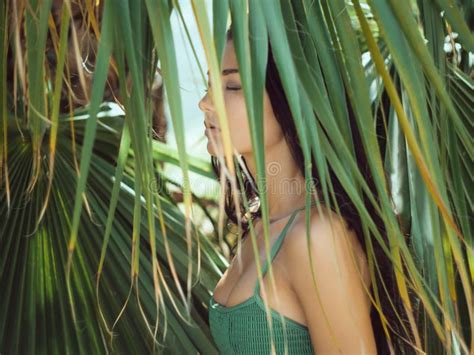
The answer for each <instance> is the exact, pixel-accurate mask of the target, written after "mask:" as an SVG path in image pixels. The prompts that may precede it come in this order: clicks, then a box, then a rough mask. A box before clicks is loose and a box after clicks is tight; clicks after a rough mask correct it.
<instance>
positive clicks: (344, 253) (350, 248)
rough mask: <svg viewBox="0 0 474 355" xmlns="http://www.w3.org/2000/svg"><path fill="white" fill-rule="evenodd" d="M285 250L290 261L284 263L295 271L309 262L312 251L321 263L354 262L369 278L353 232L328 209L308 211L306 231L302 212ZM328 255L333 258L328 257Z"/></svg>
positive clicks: (286, 238)
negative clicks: (302, 264)
mask: <svg viewBox="0 0 474 355" xmlns="http://www.w3.org/2000/svg"><path fill="white" fill-rule="evenodd" d="M308 231H309V235H308V233H307V232H308ZM308 237H309V238H308ZM284 249H285V251H284V253H285V256H286V259H289V260H285V264H287V265H288V266H291V267H296V268H298V264H300V263H304V262H305V261H308V260H309V259H308V258H309V252H311V253H315V256H316V257H318V258H319V260H320V262H325V261H328V262H334V263H335V262H336V261H338V262H344V263H346V262H349V261H350V260H354V261H355V262H356V264H357V266H358V268H359V269H360V270H361V271H362V272H363V273H364V274H366V275H367V276H366V277H368V270H367V258H366V254H365V252H364V250H363V247H362V245H361V244H360V242H359V240H358V238H357V235H356V233H355V231H354V230H353V229H351V228H350V227H349V225H348V223H347V221H346V220H345V219H344V218H343V217H341V216H339V215H338V214H337V213H336V212H334V211H332V210H330V209H329V208H323V209H322V211H321V212H320V211H318V209H317V208H315V207H313V208H312V209H311V212H310V218H309V230H307V228H306V218H305V213H304V211H302V213H300V214H299V216H298V219H297V220H296V221H295V223H294V225H293V227H292V228H291V229H290V230H289V231H288V235H287V236H286V237H285V247H284ZM330 255H332V257H329V256H330ZM328 266H329V265H328ZM369 279H370V278H369ZM367 282H370V281H369V280H367Z"/></svg>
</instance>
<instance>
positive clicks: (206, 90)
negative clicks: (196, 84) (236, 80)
mask: <svg viewBox="0 0 474 355" xmlns="http://www.w3.org/2000/svg"><path fill="white" fill-rule="evenodd" d="M226 89H227V90H232V91H237V90H240V89H241V88H230V87H226ZM208 91H209V89H204V92H208Z"/></svg>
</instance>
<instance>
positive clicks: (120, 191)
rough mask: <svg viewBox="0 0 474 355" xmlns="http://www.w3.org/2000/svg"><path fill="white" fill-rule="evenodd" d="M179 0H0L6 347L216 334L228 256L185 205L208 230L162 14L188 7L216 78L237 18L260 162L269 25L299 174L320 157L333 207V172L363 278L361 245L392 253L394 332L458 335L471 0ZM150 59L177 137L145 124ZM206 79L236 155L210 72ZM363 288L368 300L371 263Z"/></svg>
mask: <svg viewBox="0 0 474 355" xmlns="http://www.w3.org/2000/svg"><path fill="white" fill-rule="evenodd" d="M182 4H183V2H179V1H176V0H170V1H149V0H144V1H135V0H117V1H110V0H105V1H92V0H83V1H73V2H72V1H69V0H65V1H60V0H54V1H52V0H48V1H38V0H20V1H15V0H7V1H3V2H2V3H1V4H0V39H1V47H0V51H1V55H0V107H1V110H0V117H1V118H0V126H1V132H0V133H1V134H0V221H1V222H2V223H1V225H0V353H2V354H3V353H35V352H38V353H63V352H64V351H66V352H68V353H69V352H70V353H76V352H78V353H106V352H108V351H116V352H119V353H122V352H124V353H125V352H127V353H150V352H165V353H168V352H171V353H179V354H181V353H196V352H200V353H204V354H211V353H216V352H217V351H216V348H215V345H214V343H213V341H212V339H211V336H210V332H209V327H208V324H207V304H208V301H209V295H210V290H212V289H213V288H214V287H215V284H216V282H217V280H218V278H219V277H220V276H221V272H222V270H223V269H224V268H225V267H227V266H228V262H227V261H226V260H225V258H224V257H223V256H222V255H220V253H219V252H218V248H216V247H215V246H214V245H213V243H212V241H211V239H210V238H206V237H204V235H203V233H202V231H200V230H199V228H198V227H197V223H195V221H194V220H193V217H194V214H195V207H197V206H201V208H202V209H203V210H204V213H205V215H206V218H208V219H209V220H210V221H211V223H212V224H213V226H214V227H215V229H216V231H215V232H216V233H215V234H216V235H217V234H219V232H221V231H219V230H217V229H219V226H220V225H222V221H223V220H222V218H223V211H222V208H221V207H222V206H220V207H219V208H218V207H216V206H217V205H218V202H217V201H216V202H215V205H214V206H213V207H212V208H211V209H210V210H211V211H208V210H207V209H206V208H204V204H203V203H202V201H201V200H200V198H199V197H197V196H196V194H195V193H194V191H193V186H192V184H191V180H190V173H196V174H199V175H200V176H203V177H208V178H213V177H214V175H213V171H212V169H211V165H210V163H209V162H207V161H205V160H202V158H197V157H195V156H193V154H189V153H190V152H188V151H187V147H186V145H185V133H186V122H187V121H186V120H187V117H186V112H184V110H183V99H182V96H181V92H180V90H181V88H180V87H179V80H178V79H179V75H180V68H179V67H178V64H177V56H178V55H179V54H178V53H177V52H176V46H175V38H174V37H173V31H172V28H171V22H170V16H172V15H173V14H174V13H175V14H176V15H177V16H179V17H180V20H181V23H182V25H183V26H184V27H185V31H186V33H187V39H188V40H190V39H191V36H190V35H189V31H188V28H189V27H190V26H188V23H187V21H194V22H195V23H196V24H197V27H198V29H199V35H200V39H201V42H202V43H201V44H202V46H203V49H204V55H205V58H206V61H207V63H208V67H209V72H210V76H211V77H212V78H215V80H216V81H215V87H216V88H219V87H220V83H219V80H220V79H219V78H220V76H219V75H218V74H219V73H220V68H219V65H220V63H221V60H222V54H223V50H224V46H225V41H226V30H227V25H228V21H229V20H231V22H232V30H233V37H234V43H235V48H236V54H237V59H238V62H239V68H240V73H241V78H242V85H243V88H244V95H245V100H246V103H247V112H248V117H249V126H250V127H251V132H252V137H251V139H252V145H253V148H254V157H255V162H256V166H257V172H258V175H260V176H264V175H265V174H263V172H264V170H265V155H264V147H263V146H262V145H261V144H260V142H262V140H263V139H262V138H263V121H262V117H263V106H262V101H263V100H262V97H263V93H264V88H265V76H264V74H265V67H266V63H267V56H268V50H269V48H268V46H267V41H266V39H267V37H268V38H269V40H270V45H271V47H272V51H273V54H274V58H275V62H276V65H277V68H278V70H279V73H280V76H281V79H282V84H283V87H284V90H285V94H286V96H287V98H288V102H289V105H290V109H291V112H292V114H293V117H294V120H295V124H296V127H297V132H298V137H299V140H300V142H301V147H302V150H303V154H304V159H305V169H306V170H305V173H306V177H307V181H308V182H311V181H310V175H311V172H312V168H314V167H315V168H316V169H317V171H318V172H319V175H320V176H319V177H320V180H321V181H320V183H321V189H322V192H323V196H320V198H322V199H324V200H325V202H326V203H328V204H330V205H331V206H333V207H334V208H335V210H339V209H340V206H338V205H337V203H336V198H335V192H334V186H333V185H332V183H331V179H330V172H334V174H335V175H336V176H337V177H338V179H339V181H340V183H341V186H342V187H343V188H344V190H345V191H346V192H347V194H348V196H349V197H350V199H351V200H352V202H353V204H354V206H355V209H356V210H357V212H358V214H359V215H360V216H361V218H362V224H363V226H362V229H363V231H364V235H363V238H364V240H365V242H366V245H367V249H368V257H369V265H370V269H371V270H370V271H371V276H372V278H373V280H375V277H376V275H377V274H378V272H379V269H378V265H377V263H376V260H375V256H374V253H373V250H374V247H375V246H378V245H380V248H381V250H383V251H384V253H385V254H386V257H387V258H389V260H390V261H391V262H392V264H393V265H394V268H395V271H396V272H395V275H396V280H397V287H398V291H399V293H400V296H401V298H402V300H403V306H404V308H405V310H406V312H407V314H408V318H409V319H408V326H407V327H406V329H404V332H405V334H402V336H404V337H405V338H406V339H411V340H412V341H411V342H412V343H413V344H412V345H413V346H414V347H417V348H419V349H422V350H423V351H425V352H426V353H429V354H431V353H441V352H443V351H445V352H448V353H451V352H453V353H457V354H463V353H466V354H467V353H469V352H470V351H471V352H472V349H473V348H474V346H473V345H472V344H474V335H473V333H472V332H473V331H472V329H473V327H472V324H473V323H474V319H473V318H474V316H473V314H474V312H473V308H472V307H473V295H472V291H473V288H472V284H473V283H474V243H473V223H472V222H473V220H472V215H473V213H472V212H473V201H474V196H473V192H472V183H473V177H472V167H473V163H472V160H473V159H472V158H473V155H474V151H473V145H472V126H473V117H474V112H473V107H474V106H473V97H474V96H473V91H474V82H473V73H474V71H473V69H472V66H471V67H470V66H469V63H468V59H469V53H470V52H471V53H472V52H473V51H474V36H473V35H472V28H473V27H472V26H473V23H472V20H473V18H474V15H473V14H474V7H473V6H472V4H471V3H470V2H469V1H457V2H455V1H451V0H436V1H427V0H418V1H394V0H390V1H373V0H367V1H358V0H355V1H352V2H349V1H343V0H331V1H312V0H280V1H273V0H261V1H260V0H258V1H256V0H249V1H246V0H214V1H213V2H212V10H213V13H214V15H213V18H212V19H209V18H208V15H207V12H206V2H205V1H203V0H192V1H191V2H190V5H191V6H192V10H193V16H194V18H193V19H186V18H185V17H183V12H182V11H181V10H182V9H181V7H182V6H183V5H182ZM454 33H456V34H454ZM446 36H448V37H447V38H448V41H449V42H450V43H449V44H450V45H451V48H453V49H454V51H455V50H456V48H457V47H456V46H455V43H454V41H456V42H457V43H458V44H459V45H460V46H461V50H460V53H461V55H460V58H461V59H457V56H456V54H455V53H446V51H445V46H444V44H445V41H446V39H445V38H446ZM195 46H196V44H195V43H192V44H191V47H192V50H193V55H195V56H196V55H197V54H196V53H197V52H196V47H195ZM453 58H455V59H453ZM195 59H196V60H197V61H198V59H197V58H195ZM459 60H461V63H459ZM157 67H159V72H160V74H161V76H162V79H163V90H165V91H166V97H167V100H168V104H169V112H170V114H171V117H170V119H171V120H170V122H171V123H172V125H173V131H174V134H175V138H176V142H177V148H176V149H173V148H170V146H169V145H167V144H165V143H164V142H159V141H156V140H154V139H153V138H154V137H156V136H155V135H154V132H153V129H154V110H155V108H154V105H155V102H154V100H155V98H154V97H153V95H152V91H153V85H154V80H155V77H156V71H157ZM199 68H200V71H201V73H200V76H201V77H202V78H203V79H204V73H203V71H202V68H201V64H199ZM213 95H214V97H213V101H214V104H215V107H216V110H217V112H218V117H219V120H220V121H221V122H220V123H221V127H222V129H223V134H224V145H225V152H226V157H225V159H226V163H227V164H228V168H229V172H230V173H231V174H230V175H231V176H233V172H234V159H233V156H232V147H231V144H230V135H229V128H228V125H227V121H226V115H225V106H224V102H223V96H222V92H221V91H220V90H213ZM113 99H115V100H116V101H117V102H118V105H113V104H111V103H104V102H107V101H111V100H113ZM348 105H349V106H352V107H353V108H354V112H353V113H351V112H349V110H348V109H347V107H348ZM351 120H352V121H351ZM354 132H357V133H358V135H360V138H361V146H360V147H359V146H358V145H357V144H356V142H354V140H353V138H352V137H353V133H354ZM360 154H363V155H364V156H365V157H367V162H368V167H367V168H368V169H369V170H370V173H371V175H372V176H373V184H372V182H371V183H369V182H368V181H366V179H365V178H364V175H363V174H362V172H361V167H360V166H358V164H357V157H358V155H360ZM164 164H170V165H173V166H176V167H179V168H180V169H181V171H182V183H177V182H176V181H174V179H173V177H170V176H167V175H166V174H165V172H164V169H163V165H164ZM238 183H239V181H232V184H233V185H232V187H233V196H234V198H236V199H237V198H239V195H238V194H237V189H236V187H237V184H238ZM257 184H258V188H259V190H260V192H261V194H260V197H261V202H262V216H263V221H264V237H265V240H266V241H267V242H268V238H269V226H268V222H269V216H268V213H269V212H268V210H269V208H268V207H269V206H268V201H267V196H266V189H265V182H264V181H261V180H259V181H257ZM176 189H177V190H178V194H179V196H180V198H179V199H180V201H179V202H178V201H176V200H175V199H174V198H175V196H176V194H174V192H175V193H176V191H175V190H176ZM312 198H313V197H312V196H311V195H310V194H308V198H307V202H308V204H309V203H310V200H311V199H312ZM245 203H246V201H244V204H245ZM369 210H373V211H375V213H376V214H377V215H378V216H379V217H380V219H381V222H382V223H383V225H384V226H385V229H386V231H387V240H384V239H383V238H382V235H381V233H380V230H379V229H378V228H377V225H376V222H375V221H374V219H373V217H372V215H371V213H370V211H369ZM216 214H218V216H217V218H216V217H215V215H216ZM217 220H218V222H217ZM307 237H308V238H309V237H310V236H309V234H308V236H307ZM266 246H267V247H268V246H269V245H268V243H266ZM266 252H267V253H268V252H269V250H266ZM267 256H268V254H267ZM259 275H260V277H261V270H260V269H259ZM375 290H376V292H375V302H376V304H377V303H379V302H380V300H379V299H380V296H381V295H383V292H385V291H384V285H383V283H382V284H377V285H376V287H375ZM387 327H388V324H384V331H387V329H388V328H387Z"/></svg>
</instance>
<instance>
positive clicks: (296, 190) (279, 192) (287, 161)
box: [243, 139, 306, 219]
mask: <svg viewBox="0 0 474 355" xmlns="http://www.w3.org/2000/svg"><path fill="white" fill-rule="evenodd" d="M243 156H244V158H245V161H246V163H247V166H248V169H249V172H250V173H251V174H252V176H253V177H254V178H255V180H256V181H258V175H257V168H256V164H255V160H254V158H253V156H252V153H249V154H243ZM265 165H266V169H265V176H266V180H267V197H268V205H269V215H270V219H273V218H275V219H277V218H278V217H280V216H285V215H286V214H287V213H291V212H292V211H294V210H296V209H297V208H299V207H303V206H304V203H305V195H306V191H305V186H306V184H305V179H304V176H303V175H302V174H301V172H300V169H299V168H298V166H297V165H296V162H295V160H294V158H293V156H292V155H291V152H290V149H289V147H288V145H287V143H286V140H285V139H282V140H281V141H280V142H278V143H277V144H275V145H272V146H271V147H266V150H265Z"/></svg>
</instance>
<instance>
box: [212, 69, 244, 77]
mask: <svg viewBox="0 0 474 355" xmlns="http://www.w3.org/2000/svg"><path fill="white" fill-rule="evenodd" d="M238 72H239V69H236V68H227V69H224V70H223V71H222V75H229V74H234V73H238ZM207 76H209V70H208V71H207Z"/></svg>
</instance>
